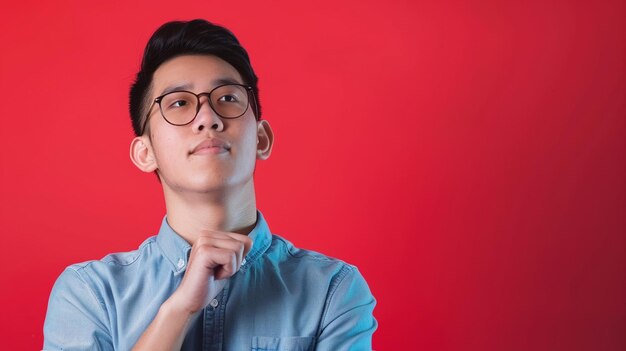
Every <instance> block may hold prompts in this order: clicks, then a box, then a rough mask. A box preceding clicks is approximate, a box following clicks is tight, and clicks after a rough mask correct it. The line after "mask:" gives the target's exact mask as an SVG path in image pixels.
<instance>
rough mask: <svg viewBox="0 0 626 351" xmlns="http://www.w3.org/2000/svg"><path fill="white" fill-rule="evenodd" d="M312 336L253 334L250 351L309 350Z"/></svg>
mask: <svg viewBox="0 0 626 351" xmlns="http://www.w3.org/2000/svg"><path fill="white" fill-rule="evenodd" d="M312 345H313V337H312V336H283V337H274V336H253V337H252V349H251V351H310V350H311V346H312Z"/></svg>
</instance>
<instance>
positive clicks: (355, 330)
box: [316, 265, 378, 351]
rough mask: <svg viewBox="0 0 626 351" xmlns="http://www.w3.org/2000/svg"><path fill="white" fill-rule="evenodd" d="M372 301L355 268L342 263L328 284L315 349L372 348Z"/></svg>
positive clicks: (338, 350)
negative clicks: (342, 266) (328, 292)
mask: <svg viewBox="0 0 626 351" xmlns="http://www.w3.org/2000/svg"><path fill="white" fill-rule="evenodd" d="M333 288H334V290H333ZM375 305H376V300H375V299H374V296H372V293H371V292H370V289H369V287H368V286H367V283H366V282H365V279H364V278H363V276H362V275H361V273H359V271H358V269H357V268H356V267H354V266H350V265H346V266H344V268H343V269H342V270H341V271H340V273H339V274H338V275H337V277H336V281H335V282H334V283H333V285H331V290H330V294H329V300H328V302H327V306H326V311H325V313H324V317H323V318H322V326H321V330H320V333H319V336H318V338H317V348H316V350H318V351H331V350H332V351H343V350H350V351H351V350H359V351H361V350H371V349H372V335H373V334H374V331H375V330H376V327H377V326H378V324H377V322H376V319H375V318H374V315H373V311H374V306H375Z"/></svg>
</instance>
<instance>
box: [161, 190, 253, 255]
mask: <svg viewBox="0 0 626 351" xmlns="http://www.w3.org/2000/svg"><path fill="white" fill-rule="evenodd" d="M163 194H164V196H165V206H166V209H167V222H168V224H169V225H170V226H171V227H172V229H174V231H175V232H176V233H178V234H179V235H180V236H182V237H183V238H184V239H185V240H187V242H189V243H190V244H192V245H193V244H194V243H195V242H196V239H197V238H198V236H199V235H200V234H201V233H202V232H204V231H206V230H217V231H224V232H233V233H239V234H246V235H247V234H249V233H250V232H251V231H252V229H253V228H254V226H255V224H256V220H257V216H256V198H255V194H254V183H253V181H252V180H250V182H248V183H246V184H244V185H243V186H242V187H235V188H232V189H226V190H223V189H220V191H212V192H206V193H202V194H197V193H179V192H175V191H173V190H172V189H170V188H169V187H167V186H165V185H164V187H163Z"/></svg>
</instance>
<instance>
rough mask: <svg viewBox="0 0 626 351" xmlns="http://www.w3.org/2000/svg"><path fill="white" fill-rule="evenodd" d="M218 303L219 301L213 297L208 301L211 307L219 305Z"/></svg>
mask: <svg viewBox="0 0 626 351" xmlns="http://www.w3.org/2000/svg"><path fill="white" fill-rule="evenodd" d="M219 304H220V302H219V301H217V299H213V300H211V302H210V303H209V305H211V307H213V308H215V307H217V305H219Z"/></svg>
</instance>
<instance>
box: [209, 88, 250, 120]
mask: <svg viewBox="0 0 626 351" xmlns="http://www.w3.org/2000/svg"><path fill="white" fill-rule="evenodd" d="M211 106H212V107H213V109H214V110H215V112H217V114H218V115H220V116H222V117H224V118H236V117H239V116H241V115H243V114H244V113H246V110H247V109H248V91H247V90H246V88H244V87H242V86H240V85H223V86H221V87H218V88H216V89H215V90H213V91H212V92H211Z"/></svg>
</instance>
